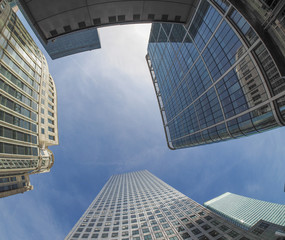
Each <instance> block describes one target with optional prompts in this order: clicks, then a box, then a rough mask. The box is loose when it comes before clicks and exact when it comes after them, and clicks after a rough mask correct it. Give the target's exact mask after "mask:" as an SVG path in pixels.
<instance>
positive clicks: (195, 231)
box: [192, 228, 201, 235]
mask: <svg viewBox="0 0 285 240" xmlns="http://www.w3.org/2000/svg"><path fill="white" fill-rule="evenodd" d="M192 233H194V234H195V235H197V234H199V233H201V231H200V230H199V229H198V228H195V229H193V230H192Z"/></svg>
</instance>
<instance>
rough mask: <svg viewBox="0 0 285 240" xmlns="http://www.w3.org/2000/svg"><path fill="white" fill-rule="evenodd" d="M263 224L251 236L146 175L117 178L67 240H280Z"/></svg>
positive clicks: (106, 185) (155, 178)
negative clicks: (261, 228)
mask: <svg viewBox="0 0 285 240" xmlns="http://www.w3.org/2000/svg"><path fill="white" fill-rule="evenodd" d="M262 224H265V223H264V222H258V223H257V224H256V225H255V226H254V227H253V228H251V229H250V230H248V231H245V230H243V229H242V228H239V227H237V226H235V225H234V224H232V223H230V222H229V221H227V220H226V219H224V218H222V217H220V216H218V215H216V214H215V213H213V212H212V211H211V210H209V209H207V208H205V207H203V206H201V205H200V204H198V203H197V202H195V201H193V200H191V199H190V198H188V197H186V196H185V195H183V194H182V193H180V192H178V191H177V190H176V189H174V188H172V187H171V186H169V185H168V184H166V183H164V182H163V181H162V180H160V179H158V178H157V177H155V176H154V175H152V174H151V173H150V172H148V171H146V170H144V171H138V172H131V173H126V174H120V175H114V176H112V177H111V178H110V179H109V180H108V182H107V183H106V184H105V186H104V187H103V188H102V190H101V191H100V193H99V194H98V196H97V197H96V198H95V199H94V201H93V202H92V203H91V204H90V206H89V207H88V209H87V210H86V212H85V213H84V214H83V215H82V217H81V218H80V219H79V221H78V222H77V223H76V224H75V226H74V227H73V229H72V230H71V231H70V233H69V234H68V235H67V237H66V238H65V239H66V240H71V239H72V240H75V239H114V240H115V239H117V240H119V239H120V240H129V239H134V240H147V239H170V240H178V239H199V240H208V239H219V240H223V239H237V240H249V239H271V240H272V239H277V238H275V237H274V233H275V231H276V230H279V229H280V228H281V227H280V226H277V225H272V224H269V226H268V227H267V228H266V230H265V231H264V232H263V233H262V234H261V235H256V234H255V233H254V229H259V228H260V225H262ZM281 230H282V229H281Z"/></svg>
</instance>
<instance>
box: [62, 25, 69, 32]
mask: <svg viewBox="0 0 285 240" xmlns="http://www.w3.org/2000/svg"><path fill="white" fill-rule="evenodd" d="M63 29H64V31H65V32H71V27H70V25H67V26H64V27H63Z"/></svg>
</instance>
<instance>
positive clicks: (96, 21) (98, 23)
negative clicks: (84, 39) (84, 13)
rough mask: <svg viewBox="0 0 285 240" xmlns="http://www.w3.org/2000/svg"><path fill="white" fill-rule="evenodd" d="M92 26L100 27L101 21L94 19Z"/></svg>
mask: <svg viewBox="0 0 285 240" xmlns="http://www.w3.org/2000/svg"><path fill="white" fill-rule="evenodd" d="M93 23H94V25H100V24H101V19H100V18H94V19H93Z"/></svg>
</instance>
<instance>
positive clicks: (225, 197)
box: [204, 192, 285, 229]
mask: <svg viewBox="0 0 285 240" xmlns="http://www.w3.org/2000/svg"><path fill="white" fill-rule="evenodd" d="M204 206H206V207H207V208H208V209H210V210H212V211H213V212H216V213H218V214H219V215H221V216H223V217H225V218H227V219H229V221H231V222H233V223H234V224H236V225H238V226H240V227H242V228H245V229H249V228H251V227H252V226H254V225H255V224H256V223H257V222H258V221H259V220H263V221H267V222H270V223H274V224H277V225H281V226H285V205H281V204H276V203H270V202H265V201H261V200H256V199H253V198H248V197H244V196H240V195H236V194H233V193H229V192H227V193H224V194H222V195H220V196H218V197H216V198H214V199H212V200H210V201H207V202H205V203H204Z"/></svg>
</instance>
